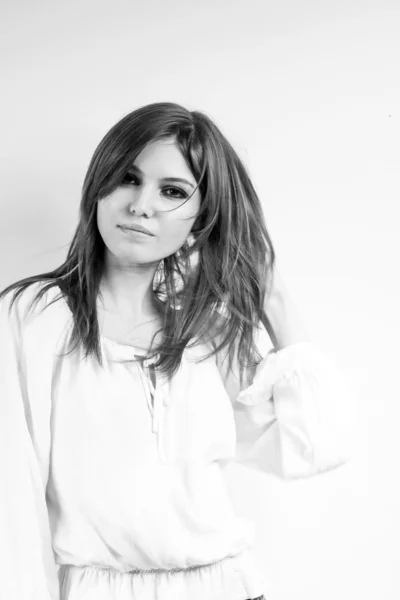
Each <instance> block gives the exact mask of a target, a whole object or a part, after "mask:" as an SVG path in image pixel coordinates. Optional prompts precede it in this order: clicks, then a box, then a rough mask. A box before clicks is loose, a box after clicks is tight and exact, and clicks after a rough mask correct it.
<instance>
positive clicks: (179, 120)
mask: <svg viewBox="0 0 400 600" xmlns="http://www.w3.org/2000/svg"><path fill="white" fill-rule="evenodd" d="M165 138H174V140H175V143H176V145H177V147H178V149H179V150H180V152H181V154H182V156H183V158H184V159H185V161H186V164H187V165H188V167H189V169H190V170H191V172H192V174H193V176H194V178H195V180H196V182H197V188H198V189H199V191H200V194H201V203H200V209H199V212H198V214H197V218H196V221H195V223H194V225H193V228H192V232H191V233H192V236H193V243H192V244H190V245H189V244H187V243H185V244H184V245H183V246H182V248H180V250H179V251H178V252H177V253H176V254H173V255H171V256H167V257H165V258H164V259H162V260H161V261H160V263H159V265H158V267H157V270H156V273H155V276H154V279H153V293H154V300H155V302H156V304H157V306H158V307H159V308H160V311H161V314H162V315H163V319H162V321H163V324H162V328H161V329H159V330H158V331H157V333H160V332H161V333H162V336H161V341H160V342H159V343H158V344H157V345H155V346H153V344H152V347H151V349H150V350H149V352H148V353H147V355H146V356H145V357H144V358H154V357H155V356H156V355H157V361H156V363H155V368H156V369H159V370H160V371H161V372H163V373H165V374H167V376H168V377H172V376H173V375H174V373H175V372H176V371H177V369H178V367H179V365H180V362H181V357H182V353H183V351H184V349H185V348H186V347H187V346H188V347H190V346H192V345H195V344H197V343H199V342H204V341H206V342H210V344H211V347H212V349H211V348H210V353H209V354H207V356H204V357H203V358H202V360H204V359H205V358H209V357H210V356H212V355H214V354H216V353H217V352H220V351H222V350H224V349H225V350H227V354H228V356H229V363H228V365H229V366H228V368H229V369H231V368H232V364H233V361H235V362H237V364H238V365H239V378H240V382H241V383H242V381H243V373H244V369H249V368H253V367H254V366H255V365H256V364H257V363H258V362H259V360H260V358H261V357H260V354H259V352H258V349H257V347H256V344H255V337H254V335H255V328H258V327H259V324H260V322H261V323H262V324H263V325H264V326H265V328H266V329H267V331H268V332H270V327H269V322H268V319H267V316H266V313H265V311H264V301H265V297H266V294H268V289H269V283H270V281H272V273H273V268H274V263H275V252H274V248H273V245H272V242H271V239H270V236H269V234H268V231H267V228H266V225H265V220H264V215H263V210H262V205H261V202H260V200H259V198H258V196H257V193H256V191H255V189H254V187H253V185H252V182H251V180H250V177H249V174H248V172H247V170H246V167H245V166H244V164H243V162H242V160H241V159H240V158H239V156H238V154H237V152H236V151H235V150H234V149H233V147H232V145H231V144H230V143H229V142H228V140H227V139H226V137H225V136H224V135H223V134H222V132H221V131H220V129H219V128H218V127H217V126H216V125H215V123H214V122H213V121H212V120H211V119H210V118H209V117H208V116H207V115H206V114H204V113H202V112H198V111H189V110H187V109H186V108H184V107H183V106H181V105H179V104H175V103H171V102H158V103H153V104H148V105H145V106H142V107H140V108H138V109H137V110H134V111H133V112H131V113H129V114H128V115H126V116H125V117H123V118H122V119H121V120H120V121H119V122H118V123H116V124H115V125H114V126H113V127H112V128H111V129H110V130H109V131H108V133H107V134H106V135H105V136H104V138H103V139H102V140H101V141H100V143H99V145H98V147H97V148H96V150H95V152H94V154H93V157H92V159H91V161H90V164H89V167H88V170H87V173H86V176H85V179H84V183H83V188H82V196H81V202H80V208H79V222H78V225H77V228H76V231H75V234H74V236H73V239H72V242H71V243H70V245H69V250H68V253H67V257H66V260H65V262H64V263H63V264H62V265H61V266H59V267H57V268H56V269H54V270H53V271H50V272H48V273H41V274H39V275H34V276H31V277H26V278H25V279H22V280H20V281H17V282H15V283H13V284H11V285H9V286H8V287H6V288H5V289H4V290H3V291H2V292H1V293H0V298H1V296H3V295H4V294H6V293H8V292H9V291H11V290H15V292H14V296H13V299H12V303H13V302H14V301H15V299H16V298H17V297H18V295H19V294H20V293H22V292H23V290H24V289H26V288H27V287H28V286H29V285H31V284H33V283H36V282H40V281H43V282H44V283H45V285H44V286H43V288H41V289H40V290H39V292H38V294H36V296H35V298H34V300H33V302H34V301H35V300H37V301H38V300H40V298H41V297H42V295H43V294H44V293H45V292H46V291H47V290H49V289H50V288H51V287H53V286H58V287H59V288H60V290H61V295H60V296H58V297H57V298H56V299H55V300H53V302H54V301H56V300H58V299H60V298H61V297H64V298H65V300H66V301H67V304H68V306H69V308H70V311H71V313H72V318H73V328H72V332H71V338H70V341H71V343H72V344H74V346H73V347H72V349H71V350H70V352H72V351H73V350H75V348H76V347H77V345H78V344H82V345H83V348H84V352H85V357H87V356H89V355H90V354H94V355H95V356H96V358H97V360H98V362H99V363H100V365H102V356H101V350H100V330H99V324H98V318H97V309H96V299H97V295H98V292H99V285H100V281H101V278H102V274H103V270H104V242H103V239H102V237H101V236H100V233H99V230H98V227H97V220H96V210H97V203H98V202H99V200H101V199H102V198H104V197H106V196H108V195H109V194H110V193H112V192H113V191H114V190H115V189H116V188H117V187H118V186H119V185H121V183H122V181H123V179H124V176H125V175H126V173H127V172H128V170H129V169H130V167H131V165H132V163H133V161H134V160H135V158H136V157H137V156H138V155H139V153H140V152H141V151H142V150H143V149H144V148H145V147H146V145H147V144H148V143H150V142H153V141H157V140H162V139H165ZM197 188H196V189H197ZM33 302H32V304H31V306H32V305H33ZM12 303H11V305H12ZM157 333H156V334H155V335H154V337H153V341H154V338H155V336H156V335H157ZM70 352H69V353H70Z"/></svg>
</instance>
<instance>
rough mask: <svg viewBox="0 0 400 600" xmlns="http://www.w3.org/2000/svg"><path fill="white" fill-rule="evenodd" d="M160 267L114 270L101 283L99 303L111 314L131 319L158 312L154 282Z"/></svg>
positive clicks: (111, 269)
mask: <svg viewBox="0 0 400 600" xmlns="http://www.w3.org/2000/svg"><path fill="white" fill-rule="evenodd" d="M156 268H157V265H135V266H129V267H123V266H113V267H112V268H108V269H106V270H105V273H104V274H103V277H102V279H101V282H100V289H99V302H100V304H101V305H102V307H103V308H104V309H105V310H107V311H108V312H110V313H114V314H118V315H120V316H121V317H126V318H129V319H138V320H141V319H142V318H145V317H149V316H152V315H154V313H155V312H156V307H155V299H154V295H153V279H154V274H155V271H156Z"/></svg>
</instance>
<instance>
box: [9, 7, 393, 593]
mask: <svg viewBox="0 0 400 600" xmlns="http://www.w3.org/2000/svg"><path fill="white" fill-rule="evenodd" d="M1 13H2V14H1V23H2V24H1V31H0V34H1V46H2V52H1V62H2V64H1V78H2V81H3V86H2V87H3V91H2V95H1V104H2V109H1V112H0V119H1V121H0V125H1V132H2V134H1V136H0V165H1V195H0V202H1V213H0V214H1V221H0V253H1V257H2V260H1V269H0V286H1V287H4V286H5V285H6V284H8V283H11V282H12V281H15V280H16V279H19V278H21V277H25V276H28V275H31V274H34V273H39V272H42V271H45V270H50V269H53V268H55V267H56V266H57V265H59V264H60V263H61V261H62V260H63V259H64V256H65V254H66V251H67V246H68V244H69V242H70V240H71V238H72V234H73V231H74V228H75V226H76V223H77V215H78V205H79V200H80V187H81V185H82V182H83V177H84V174H85V171H86V168H87V166H88V163H89V160H90V157H91V155H92V153H93V151H94V149H95V146H96V145H97V143H98V142H99V141H100V139H101V137H102V136H103V135H104V134H105V132H106V131H107V130H108V129H109V128H110V127H111V126H112V125H113V124H114V123H115V122H116V121H117V120H119V119H120V118H121V117H122V116H123V115H124V114H126V113H128V112H130V111H131V110H134V109H135V108H137V107H138V106H140V105H142V104H145V103H148V102H155V101H174V102H178V103H182V104H184V105H185V106H186V107H187V108H189V109H198V110H203V111H205V112H207V114H209V116H211V118H213V119H214V120H215V121H216V123H217V124H218V125H219V126H220V127H221V129H222V130H223V132H224V133H225V134H226V135H227V137H228V138H229V139H230V140H231V142H232V143H233V144H234V146H235V147H236V149H237V150H238V152H239V153H240V154H241V156H242V158H243V159H244V160H245V162H246V164H247V165H248V166H249V168H250V172H251V175H252V176H253V181H254V185H255V187H256V189H257V191H258V193H259V195H260V197H261V198H262V201H263V204H264V207H265V213H266V218H267V224H268V227H269V230H270V233H271V235H272V239H273V242H274V243H275V246H276V250H277V255H278V263H279V266H280V271H281V274H282V276H283V277H284V279H285V281H286V283H287V286H288V287H289V288H290V290H291V292H292V297H293V299H295V301H296V302H297V304H298V307H299V310H300V311H301V312H302V314H303V315H304V318H305V319H306V321H307V324H308V327H309V329H310V331H311V332H312V334H313V335H314V338H315V339H316V340H317V341H319V342H321V343H322V344H324V346H325V348H326V349H327V350H328V351H329V352H331V353H332V356H333V357H334V358H335V359H336V360H337V361H338V363H339V365H340V366H341V368H342V369H343V371H344V374H345V376H346V377H347V378H348V379H349V381H350V383H351V385H352V387H353V389H354V398H355V410H354V417H355V419H354V420H355V429H354V455H353V460H352V461H351V463H349V464H348V465H346V466H345V467H341V468H340V469H338V470H337V471H333V472H330V473H326V474H324V475H321V476H319V477H316V478H313V479H310V480H306V481H298V482H292V483H285V482H282V481H279V480H275V479H273V478H272V477H271V476H265V475H263V474H261V473H257V472H251V471H247V470H245V469H243V468H241V467H236V466H232V468H231V467H229V469H228V470H227V484H228V486H229V491H230V492H231V494H232V498H233V502H234V504H235V507H236V509H237V511H238V513H239V514H242V515H244V516H250V517H252V518H253V519H254V520H255V522H256V525H257V539H256V543H255V546H254V555H255V557H256V559H257V560H258V562H259V563H260V564H261V565H262V567H263V570H264V571H265V573H266V577H267V579H268V580H269V581H270V582H271V592H273V594H271V596H270V597H271V598H274V599H276V600H293V599H294V598H295V599H296V600H321V599H322V598H323V600H338V598H340V600H354V599H358V598H363V599H365V600H376V599H377V598H379V599H385V600H397V599H398V598H399V597H400V583H399V578H398V572H399V558H398V539H399V538H400V515H399V505H400V483H399V467H398V462H399V456H400V436H399V433H398V431H399V425H398V424H399V419H400V408H399V400H400V398H399V391H398V390H399V386H398V379H399V374H400V369H399V342H398V340H399V332H400V326H399V314H398V313H399V306H400V286H399V266H398V262H399V257H400V248H399V220H398V218H399V208H398V207H399V199H400V196H399V187H400V186H399V164H400V142H399V140H400V127H399V120H400V112H399V105H400V104H399V100H400V85H399V72H400V70H399V64H400V63H399V59H400V45H399V31H400V6H399V2H398V1H396V0H393V1H390V0H376V1H369V0H365V1H356V0H335V1H333V0H332V1H330V2H326V1H321V0H302V2H297V1H296V0H279V1H272V0H259V1H257V0H240V1H236V2H235V1H229V0H202V1H201V2H200V1H199V2H187V1H185V0H175V1H172V2H171V1H169V2H161V1H159V2H154V1H148V0H146V1H145V2H132V1H121V0H114V1H113V2H101V1H99V0H97V1H94V0H90V1H89V0H79V1H75V2H65V3H61V2H58V3H57V2H52V1H50V0H47V1H35V2H28V1H25V2H23V1H21V0H14V1H13V2H11V1H9V2H6V3H3V4H2V8H1ZM350 410H352V409H351V408H349V411H350ZM267 598H268V596H267Z"/></svg>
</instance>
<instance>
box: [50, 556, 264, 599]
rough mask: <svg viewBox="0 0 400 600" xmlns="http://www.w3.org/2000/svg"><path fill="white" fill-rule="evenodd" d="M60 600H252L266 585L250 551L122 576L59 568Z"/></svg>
mask: <svg viewBox="0 0 400 600" xmlns="http://www.w3.org/2000/svg"><path fill="white" fill-rule="evenodd" d="M58 579H59V584H60V600H80V599H81V598H84V599H85V600H110V598H113V600H114V598H115V600H134V599H135V598H140V599H141V600H155V599H157V600H170V599H171V598H174V600H187V599H188V598H190V599H191V600H205V599H207V600H221V599H222V598H226V599H227V600H248V599H249V600H250V599H256V598H261V599H262V600H264V599H263V597H262V593H263V592H265V589H266V588H265V582H264V580H263V579H262V577H261V573H260V570H259V569H258V568H257V566H256V564H255V563H254V561H253V557H252V556H251V555H250V554H249V552H248V551H245V552H242V553H241V554H239V555H236V556H233V557H230V556H228V557H226V558H223V559H221V560H219V561H217V562H213V563H209V564H204V565H198V566H193V567H188V568H184V569H179V568H175V569H168V570H165V569H152V570H143V569H141V570H139V569H133V570H129V571H120V570H117V569H115V568H113V567H109V566H101V565H71V564H65V565H60V566H59V570H58Z"/></svg>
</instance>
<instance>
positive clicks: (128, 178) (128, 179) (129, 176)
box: [122, 173, 137, 185]
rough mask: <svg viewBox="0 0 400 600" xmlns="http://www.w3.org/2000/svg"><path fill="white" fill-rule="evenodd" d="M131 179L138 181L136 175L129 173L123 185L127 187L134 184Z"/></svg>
mask: <svg viewBox="0 0 400 600" xmlns="http://www.w3.org/2000/svg"><path fill="white" fill-rule="evenodd" d="M131 179H135V181H137V179H136V177H135V176H134V175H130V173H127V174H126V175H125V176H124V178H123V180H122V183H123V184H126V185H130V184H131V183H132V181H130V180H131Z"/></svg>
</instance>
